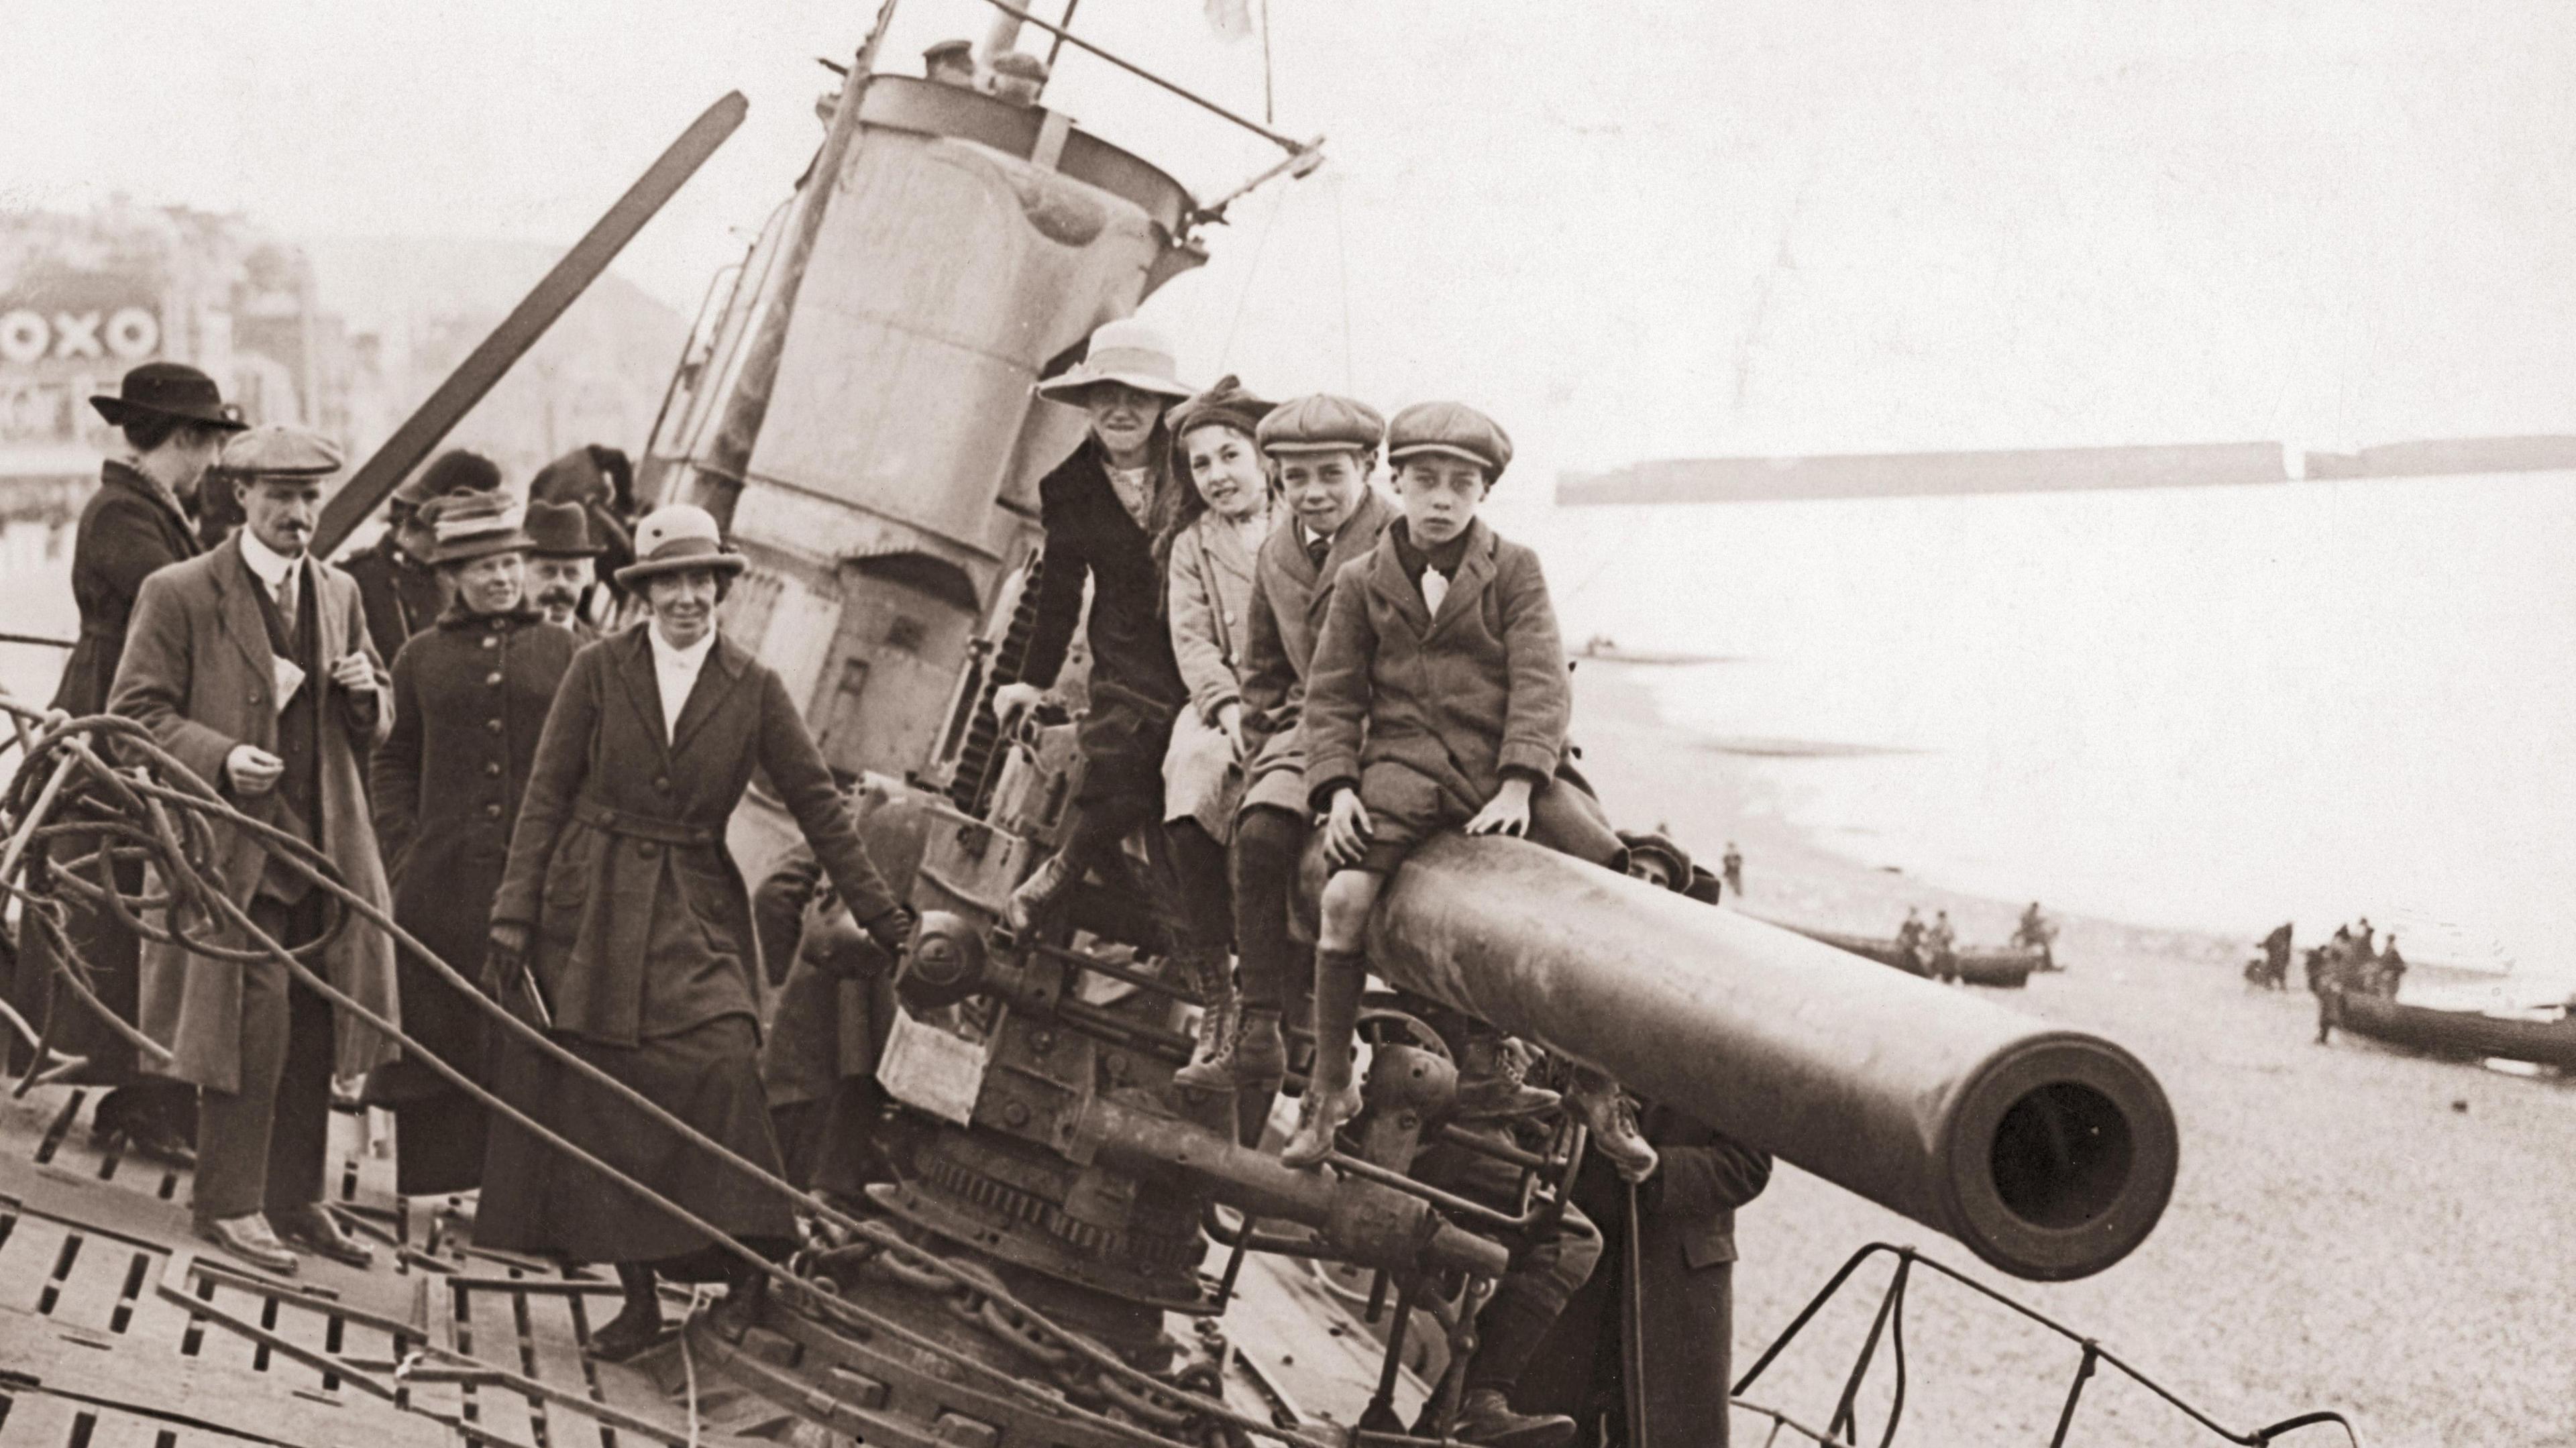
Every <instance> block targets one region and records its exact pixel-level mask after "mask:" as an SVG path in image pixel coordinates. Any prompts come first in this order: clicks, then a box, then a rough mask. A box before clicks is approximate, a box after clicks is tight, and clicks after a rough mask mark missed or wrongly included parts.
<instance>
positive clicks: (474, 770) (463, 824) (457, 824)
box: [367, 492, 579, 1196]
mask: <svg viewBox="0 0 2576 1448" xmlns="http://www.w3.org/2000/svg"><path fill="white" fill-rule="evenodd" d="M417 521H418V524H419V526H420V529H421V530H422V531H424V532H426V533H427V534H428V535H429V539H428V546H427V549H426V551H427V552H428V553H429V561H430V563H431V565H432V566H433V567H435V568H436V569H437V570H438V572H439V575H440V587H441V588H442V590H443V591H445V592H446V593H447V595H448V597H449V603H448V606H447V609H446V611H445V612H443V613H441V614H440V615H439V616H438V619H437V621H436V622H435V623H434V624H433V625H432V626H430V627H429V628H427V629H424V630H422V631H421V632H420V633H417V634H414V635H413V636H412V639H411V641H410V642H409V643H407V644H405V645H403V650H402V653H401V654H400V655H398V656H397V657H396V658H395V659H394V670H393V702H394V722H393V732H392V733H391V734H389V735H387V736H386V738H385V742H384V743H382V744H380V745H378V746H377V747H376V752H375V756H374V760H373V762H372V765H371V772H370V774H369V778H368V783H369V793H370V794H371V795H372V796H373V798H374V801H375V813H376V842H377V846H378V849H379V852H380V853H381V854H382V855H383V857H384V861H385V873H386V874H387V876H388V877H389V878H390V879H391V880H392V882H393V898H394V920H395V922H396V923H397V924H399V925H401V926H402V927H403V928H404V929H405V930H408V931H410V932H411V933H412V934H414V935H416V936H419V937H420V940H421V943H422V944H424V945H427V946H428V947H429V948H430V949H431V950H432V951H434V952H436V953H437V955H438V957H439V958H440V959H442V960H445V961H447V962H448V963H449V964H451V965H454V966H455V967H456V968H457V969H459V970H462V971H464V972H465V973H466V974H468V975H472V974H474V973H475V972H476V971H477V970H479V969H480V968H481V966H482V961H483V950H484V941H485V939H486V937H487V936H488V935H489V934H490V933H491V928H492V921H491V905H492V897H493V895H494V894H495V893H496V892H497V891H498V890H499V889H500V888H501V867H502V866H503V864H505V863H506V862H507V861H508V859H509V856H510V825H511V822H512V821H513V820H515V819H517V818H518V815H519V796H520V792H521V791H522V790H524V789H525V788H526V787H527V783H528V773H529V770H530V768H531V767H532V766H533V765H534V763H535V761H536V754H537V734H538V731H539V730H541V729H542V728H544V727H545V722H546V711H547V709H548V708H549V707H550V706H551V705H552V704H553V703H554V697H555V690H556V688H557V686H558V685H560V684H561V683H562V682H563V676H564V671H565V670H567V669H569V668H570V667H571V666H572V655H573V650H574V649H575V648H577V647H579V645H578V644H577V643H576V641H575V640H574V638H573V636H572V635H571V634H570V633H568V632H566V631H565V630H563V629H559V628H547V627H545V626H544V621H543V619H542V618H540V616H539V615H538V614H537V612H536V610H535V609H534V608H533V607H532V606H531V604H530V603H529V600H528V598H527V596H526V588H525V585H524V577H525V573H526V564H525V562H524V555H525V553H526V551H527V549H528V547H529V545H530V542H531V540H530V538H529V536H528V535H527V533H526V532H524V531H523V530H522V528H521V526H520V513H519V509H518V508H517V506H516V505H514V504H513V503H512V502H511V501H510V499H509V497H508V495H507V494H504V493H497V492H463V493H457V494H454V495H452V496H442V497H434V498H431V499H430V500H428V501H427V502H425V503H423V504H421V506H420V510H419V513H418V515H417ZM396 969H397V973H398V978H399V984H400V988H401V991H402V1019H403V1030H404V1032H405V1034H407V1035H409V1036H411V1037H412V1038H413V1039H414V1040H417V1041H419V1042H420V1043H421V1044H422V1045H424V1046H426V1047H427V1048H428V1049H429V1050H431V1051H433V1052H435V1053H436V1054H437V1055H438V1056H439V1057H440V1058H441V1059H443V1060H446V1061H448V1062H450V1063H452V1064H454V1065H457V1066H460V1067H463V1068H464V1069H466V1070H468V1071H477V1072H479V1071H480V1070H481V1069H482V1064H483V1054H484V1052H483V1047H484V1040H485V1036H486V1031H485V1025H484V1021H483V1017H482V1015H481V1012H480V1011H479V1010H478V1009H477V1007H476V1006H475V1004H474V1003H473V1002H471V1001H468V1000H466V999H464V997H463V996H462V995H461V994H460V993H459V992H458V991H456V990H455V989H454V988H453V987H451V986H449V985H448V984H447V983H446V982H445V981H444V980H442V979H440V978H439V977H438V976H437V975H436V974H435V973H433V972H432V971H431V970H430V969H429V967H427V966H425V965H423V964H422V963H421V962H419V961H418V960H415V959H413V958H412V957H411V956H410V955H409V954H408V953H406V954H405V955H403V956H402V957H401V958H400V960H399V961H398V962H397V966H396ZM367 1101H368V1104H370V1105H380V1106H388V1107H391V1108H392V1109H393V1113H394V1188H395V1190H396V1191H399V1192H401V1193H402V1194H403V1195H405V1196H421V1195H428V1194H433V1193H442V1192H462V1191H471V1190H473V1189H474V1188H475V1187H476V1186H479V1185H480V1184H481V1183H482V1180H483V1142H484V1111H483V1107H482V1105H481V1103H479V1102H477V1101H475V1100H474V1099H473V1098H472V1097H470V1096H467V1095H466V1094H465V1093H464V1092H462V1091H460V1090H458V1089H457V1088H455V1087H454V1086H451V1085H449V1084H448V1083H447V1081H446V1080H444V1079H443V1078H441V1077H440V1076H438V1075H437V1074H436V1073H435V1072H433V1071H431V1070H430V1069H429V1068H428V1067H427V1066H425V1065H423V1064H422V1063H421V1062H419V1061H417V1060H414V1059H412V1058H410V1057H409V1056H405V1057H404V1058H403V1059H401V1060H398V1061H393V1062H389V1063H387V1064H386V1065H383V1066H380V1067H378V1068H377V1069H376V1070H375V1072H374V1073H373V1074H372V1075H370V1076H369V1077H368V1079H367Z"/></svg>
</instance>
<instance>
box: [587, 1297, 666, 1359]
mask: <svg viewBox="0 0 2576 1448" xmlns="http://www.w3.org/2000/svg"><path fill="white" fill-rule="evenodd" d="M666 1331H668V1329H667V1328H665V1327H664V1326H663V1324H662V1308H661V1304H660V1303H658V1302H653V1301H649V1300H648V1301H646V1302H644V1303H643V1304H641V1306H640V1307H639V1305H638V1304H637V1303H635V1302H632V1301H630V1302H628V1303H627V1304H626V1306H625V1308H624V1309H623V1310H621V1311H620V1312H619V1313H618V1314H617V1316H615V1317H614V1318H611V1319H610V1320H609V1323H608V1325H607V1326H606V1327H603V1328H601V1329H600V1330H599V1331H597V1332H594V1333H592V1334H591V1335H590V1346H589V1347H588V1348H587V1349H586V1351H587V1352H588V1353H589V1354H590V1355H591V1356H592V1357H594V1358H596V1359H598V1360H599V1361H601V1362H604V1363H622V1362H624V1361H626V1360H627V1359H628V1358H631V1357H634V1356H635V1355H636V1354H638V1353H641V1352H643V1351H644V1350H645V1349H646V1348H649V1347H651V1346H652V1345H653V1344H655V1343H657V1342H660V1341H661V1340H662V1335H663V1333H665V1332H666Z"/></svg>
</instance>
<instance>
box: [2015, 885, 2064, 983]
mask: <svg viewBox="0 0 2576 1448" xmlns="http://www.w3.org/2000/svg"><path fill="white" fill-rule="evenodd" d="M2012 943H2013V946H2014V948H2015V949H2018V950H2027V951H2030V952H2032V953H2034V954H2036V955H2037V956H2038V957H2039V968H2040V969H2042V970H2055V969H2057V955H2056V943H2057V922H2056V921H2054V920H2051V919H2049V918H2048V917H2047V916H2046V915H2044V914H2041V913H2040V909H2039V902H2038V901H2036V900H2033V901H2031V902H2030V908H2029V909H2027V910H2024V911H2023V912H2021V924H2020V925H2018V926H2016V927H2014V929H2013V938H2012Z"/></svg>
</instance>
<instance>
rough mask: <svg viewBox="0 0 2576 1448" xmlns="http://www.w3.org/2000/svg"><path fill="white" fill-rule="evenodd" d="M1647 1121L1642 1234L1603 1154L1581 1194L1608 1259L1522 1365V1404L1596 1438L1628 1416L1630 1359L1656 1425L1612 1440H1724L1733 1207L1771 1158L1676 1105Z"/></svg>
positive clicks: (1645, 1444)
mask: <svg viewBox="0 0 2576 1448" xmlns="http://www.w3.org/2000/svg"><path fill="white" fill-rule="evenodd" d="M1638 1124H1639V1128H1640V1129H1641V1130H1642V1131H1643V1132H1644V1134H1645V1137H1646V1139H1647V1140H1648V1141H1650V1142H1652V1143H1654V1146H1655V1150H1656V1152H1657V1154H1658V1155H1659V1156H1660V1157H1661V1159H1662V1160H1661V1164H1660V1165H1659V1166H1657V1167H1656V1169H1655V1174H1654V1175H1653V1176H1652V1177H1650V1178H1648V1179H1647V1180H1646V1182H1645V1184H1644V1185H1643V1186H1640V1187H1638V1188H1637V1189H1636V1212H1635V1216H1634V1219H1633V1235H1631V1225H1632V1223H1631V1218H1630V1215H1629V1210H1628V1208H1629V1202H1628V1194H1629V1189H1628V1186H1627V1184H1626V1183H1624V1182H1622V1181H1620V1180H1619V1179H1618V1176H1617V1174H1616V1173H1614V1172H1613V1171H1611V1169H1610V1165H1609V1163H1608V1162H1607V1161H1605V1160H1603V1159H1602V1158H1601V1157H1600V1155H1599V1154H1598V1153H1595V1154H1594V1155H1593V1156H1592V1157H1591V1158H1589V1159H1588V1160H1586V1161H1585V1163H1584V1165H1583V1170H1582V1172H1581V1173H1580V1175H1579V1176H1578V1177H1577V1178H1576V1181H1575V1202H1576V1205H1578V1206H1580V1207H1582V1208H1583V1210H1584V1211H1585V1213H1587V1214H1588V1215H1590V1216H1591V1217H1592V1219H1593V1220H1594V1221H1595V1222H1597V1223H1599V1224H1600V1226H1601V1230H1602V1235H1603V1239H1604V1244H1603V1254H1602V1261H1601V1267H1600V1268H1599V1269H1598V1270H1597V1271H1595V1272H1594V1273H1593V1274H1592V1279H1591V1281H1590V1282H1588V1283H1586V1284H1585V1285H1584V1287H1583V1289H1582V1290H1581V1291H1580V1292H1578V1293H1577V1294H1576V1295H1575V1297H1574V1299H1573V1300H1572V1301H1571V1302H1569V1303H1567V1304H1566V1308H1565V1312H1564V1313H1563V1315H1561V1316H1560V1317H1558V1319H1557V1324H1556V1327H1555V1328H1554V1330H1552V1331H1551V1332H1550V1333H1549V1334H1548V1337H1547V1341H1546V1342H1545V1343H1544V1344H1543V1345H1542V1346H1541V1347H1540V1349H1539V1352H1538V1355H1537V1357H1536V1359H1535V1360H1534V1361H1533V1363H1532V1365H1531V1367H1530V1369H1529V1371H1527V1372H1525V1373H1524V1374H1523V1375H1522V1378H1521V1384H1520V1387H1521V1391H1520V1392H1519V1393H1518V1394H1517V1395H1516V1397H1515V1406H1517V1407H1519V1408H1521V1409H1522V1410H1523V1411H1528V1412H1561V1413H1566V1414H1569V1415H1571V1416H1573V1417H1574V1418H1576V1419H1578V1420H1580V1421H1582V1422H1583V1423H1585V1424H1586V1425H1587V1426H1586V1428H1585V1432H1586V1433H1587V1434H1588V1433H1589V1431H1590V1430H1589V1426H1588V1425H1589V1423H1590V1422H1591V1421H1592V1420H1593V1419H1594V1418H1596V1417H1608V1418H1610V1419H1611V1420H1612V1421H1613V1422H1614V1423H1624V1419H1625V1418H1626V1415H1627V1403H1628V1399H1629V1398H1630V1396H1631V1395H1630V1394H1629V1393H1628V1392H1627V1390H1626V1389H1627V1385H1626V1382H1625V1375H1626V1373H1627V1371H1628V1370H1629V1368H1630V1365H1631V1364H1633V1365H1634V1367H1635V1370H1636V1371H1637V1372H1638V1374H1639V1377H1640V1379H1641V1381H1640V1382H1639V1383H1638V1384H1637V1385H1636V1387H1637V1389H1638V1391H1637V1393H1636V1394H1635V1395H1634V1396H1635V1399H1636V1401H1637V1402H1638V1403H1639V1405H1640V1406H1642V1407H1643V1408H1644V1410H1645V1424H1644V1426H1643V1430H1642V1431H1640V1430H1639V1429H1638V1428H1636V1427H1635V1426H1633V1425H1631V1426H1627V1427H1626V1431H1624V1432H1619V1431H1614V1432H1613V1434H1612V1436H1611V1438H1610V1440H1609V1441H1612V1442H1619V1443H1627V1444H1632V1445H1639V1448H1675V1445H1682V1444H1691V1445H1697V1444H1722V1443H1724V1442H1726V1440H1727V1433H1726V1414H1727V1408H1726V1404H1727V1393H1728V1389H1729V1387H1730V1386H1731V1385H1732V1383H1733V1381H1734V1378H1733V1376H1732V1367H1733V1363H1732V1354H1731V1351H1730V1349H1731V1347H1732V1338H1733V1335H1734V1331H1735V1311H1734V1285H1735V1284H1734V1274H1735V1209H1736V1208H1738V1207H1741V1206H1743V1205H1744V1204H1745V1203H1747V1202H1750V1201H1752V1200H1753V1199H1754V1198H1755V1197H1757V1196H1759V1195H1761V1193H1762V1189H1763V1187H1764V1186H1765V1185H1767V1184H1768V1183H1769V1181H1770V1180H1771V1158H1770V1157H1769V1156H1768V1155H1766V1154H1764V1153H1762V1152H1759V1151H1755V1150H1753V1149H1752V1148H1751V1147H1748V1146H1743V1145H1741V1144H1739V1143H1737V1142H1736V1141H1734V1140H1733V1139H1731V1138H1729V1137H1726V1136H1722V1135H1720V1134H1718V1133H1717V1132H1715V1131H1713V1130H1710V1129H1709V1128H1708V1127H1706V1126H1702V1125H1701V1124H1700V1123H1699V1122H1697V1121H1694V1120H1692V1119H1691V1118H1690V1117H1688V1116H1685V1115H1683V1114H1682V1113H1680V1112H1678V1111H1674V1110H1672V1109H1670V1108H1668V1107H1662V1106H1650V1107H1648V1108H1647V1110H1646V1112H1645V1115H1644V1117H1643V1118H1642V1119H1641V1120H1640V1122H1639V1123H1638ZM1586 1441H1589V1438H1588V1437H1587V1439H1586Z"/></svg>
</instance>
